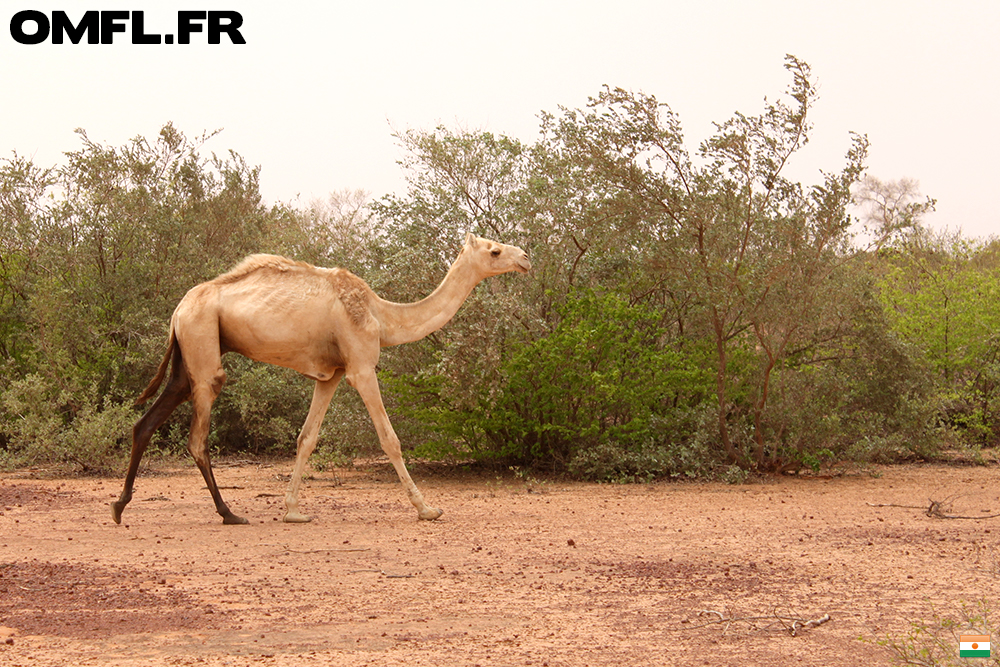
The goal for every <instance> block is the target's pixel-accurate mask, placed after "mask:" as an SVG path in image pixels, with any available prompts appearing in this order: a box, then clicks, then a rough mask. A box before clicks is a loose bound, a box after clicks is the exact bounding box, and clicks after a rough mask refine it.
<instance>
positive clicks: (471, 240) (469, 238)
mask: <svg viewBox="0 0 1000 667" xmlns="http://www.w3.org/2000/svg"><path fill="white" fill-rule="evenodd" d="M478 244H479V242H478V241H477V240H476V237H475V236H474V235H473V234H472V232H469V233H468V234H466V235H465V247H467V248H475V247H476V246H477V245H478Z"/></svg>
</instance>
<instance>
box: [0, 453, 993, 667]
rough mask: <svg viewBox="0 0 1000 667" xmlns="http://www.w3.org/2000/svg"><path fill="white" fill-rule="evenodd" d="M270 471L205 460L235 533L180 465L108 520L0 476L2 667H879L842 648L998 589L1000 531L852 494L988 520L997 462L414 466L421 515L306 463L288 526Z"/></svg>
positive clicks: (385, 479) (58, 485)
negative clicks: (662, 478)
mask: <svg viewBox="0 0 1000 667" xmlns="http://www.w3.org/2000/svg"><path fill="white" fill-rule="evenodd" d="M290 468H291V462H278V463H275V464H254V463H244V464H242V465H234V466H229V467H219V468H217V470H216V475H217V478H218V479H219V483H220V485H222V487H223V495H224V497H225V498H226V500H227V501H228V502H229V504H230V506H231V507H232V508H233V510H234V511H235V512H236V513H238V514H242V515H244V516H246V517H248V518H249V519H250V522H251V523H250V525H247V526H224V525H222V523H221V520H220V519H219V517H218V516H217V515H216V514H215V513H214V508H213V506H212V504H211V500H210V498H209V497H208V493H207V491H206V490H205V488H204V483H203V482H202V480H201V478H200V476H199V475H198V473H197V471H196V469H195V468H194V466H193V465H190V466H185V467H183V468H176V469H173V468H171V469H167V470H160V471H158V472H156V473H150V474H147V475H146V476H144V477H141V478H140V479H139V481H138V483H137V486H136V495H135V498H134V500H133V501H132V504H131V505H130V506H129V507H128V508H127V509H126V510H125V514H124V518H123V522H122V525H120V526H118V525H115V524H114V523H113V522H112V521H111V517H110V512H109V509H108V503H109V501H111V500H112V499H114V498H116V497H117V495H118V492H119V490H120V484H121V480H119V479H92V478H91V479H86V478H85V479H50V478H45V477H44V476H43V475H40V474H38V473H37V472H31V471H22V472H18V473H9V474H4V475H0V664H3V665H11V666H15V665H17V666H20V665H32V666H37V665H66V664H74V665H129V666H133V665H289V666H297V665H371V666H373V667H374V666H376V665H378V666H382V665H404V664H405V665H433V666H436V667H437V666H445V665H449V666H450V665H463V666H469V667H472V666H473V665H481V666H483V667H486V666H487V665H535V666H543V665H549V666H551V667H555V666H557V665H574V666H576V665H618V666H626V665H762V666H767V665H824V666H827V667H829V666H834V665H851V666H855V665H870V664H888V663H889V654H888V653H887V652H886V650H885V649H884V648H881V647H879V646H877V645H874V644H873V643H871V642H870V641H869V642H862V641H860V640H859V637H864V638H866V639H868V640H874V639H878V638H882V637H884V636H885V635H886V634H887V633H892V634H899V633H903V632H905V631H906V630H907V628H908V627H909V623H908V621H910V620H913V619H921V618H923V619H928V620H929V619H930V618H931V617H932V616H933V614H934V612H937V613H944V614H948V613H950V612H953V611H957V610H958V609H959V605H960V603H961V601H972V600H975V599H980V598H983V597H985V598H987V599H991V600H996V599H997V596H998V594H1000V578H998V575H1000V550H998V549H997V538H998V537H1000V524H998V522H1000V519H993V520H984V521H973V520H945V519H940V518H932V517H929V516H927V515H926V514H925V512H923V511H922V510H920V509H910V508H901V507H873V506H871V505H869V503H872V504H887V503H895V504H899V505H913V506H923V507H926V506H927V504H928V501H929V500H931V499H934V500H944V499H946V498H951V500H952V502H953V504H952V506H951V509H952V512H953V513H954V514H980V513H983V512H988V511H989V512H1000V489H998V488H997V486H996V484H995V479H996V475H997V473H996V470H994V469H993V468H983V467H978V468H977V467H959V466H953V467H945V466H939V465H919V466H901V467H888V468H880V469H879V470H878V473H879V474H878V475H876V476H872V475H868V474H857V475H852V476H845V477H834V478H826V479H824V478H813V479H799V478H771V479H765V480H762V481H758V482H756V483H752V484H747V485H743V486H727V485H723V484H707V483H673V484H670V483H664V484H651V485H634V486H617V485H592V484H578V483H564V482H539V481H537V480H532V479H527V480H526V479H523V478H519V477H517V476H505V477H494V476H491V475H490V474H486V475H482V474H480V475H471V474H468V473H462V472H455V471H451V472H445V471H442V470H441V469H434V468H427V467H424V468H422V467H419V466H417V467H415V468H414V477H415V479H417V481H418V484H420V486H421V488H422V490H423V492H424V495H425V496H426V497H427V499H428V501H429V502H430V503H431V504H432V505H436V506H438V507H442V508H443V509H445V514H444V516H443V517H442V518H441V519H440V520H438V521H435V522H422V521H418V520H417V518H416V513H415V511H414V510H413V508H412V507H411V506H410V505H409V504H408V503H407V502H406V500H405V498H404V496H403V493H402V490H401V489H400V488H399V485H398V483H397V482H396V481H395V478H394V475H393V473H392V469H391V468H390V467H389V466H388V465H382V464H372V465H370V466H367V467H366V468H364V469H355V470H350V471H343V470H342V471H338V472H337V473H321V474H316V475H315V476H314V477H313V478H312V479H310V480H309V481H308V482H307V484H306V485H305V486H304V487H303V492H302V510H303V511H304V512H306V513H311V514H313V515H314V516H315V517H316V518H315V521H313V523H311V524H304V525H287V524H284V523H282V522H281V521H280V518H281V516H282V514H283V494H284V490H285V486H286V481H285V480H287V475H288V472H289V471H290ZM991 527H992V532H991ZM825 615H829V616H830V619H831V620H829V621H828V622H825V623H823V624H821V625H818V626H815V627H811V628H804V629H800V630H799V631H798V632H797V633H796V634H795V636H793V635H792V633H791V632H790V629H789V628H790V626H792V624H793V623H794V621H793V620H792V619H801V620H802V621H808V620H812V619H819V618H822V617H824V616H825ZM778 616H780V617H783V618H784V619H785V620H784V621H782V620H779V619H778V618H777V617H778ZM723 617H724V618H726V619H737V620H734V621H732V622H726V623H721V622H713V621H719V620H720V619H721V618H723ZM740 619H744V620H740Z"/></svg>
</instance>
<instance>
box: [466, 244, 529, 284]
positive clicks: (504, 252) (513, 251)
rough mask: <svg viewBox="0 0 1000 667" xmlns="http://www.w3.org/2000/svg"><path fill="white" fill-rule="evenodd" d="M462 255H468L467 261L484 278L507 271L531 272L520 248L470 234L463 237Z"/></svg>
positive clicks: (526, 257)
mask: <svg viewBox="0 0 1000 667" xmlns="http://www.w3.org/2000/svg"><path fill="white" fill-rule="evenodd" d="M462 254H463V255H464V254H469V255H470V257H469V259H470V260H472V261H474V262H475V263H476V264H477V265H478V266H479V268H480V270H481V271H482V273H483V275H484V276H498V275H500V274H501V273H507V272H509V271H517V272H518V273H527V272H528V271H530V270H531V262H530V261H528V253H526V252H524V251H523V250H521V249H520V248H518V247H516V246H512V245H504V244H503V243H497V242H496V241H490V240H489V239H484V238H481V237H479V236H474V235H472V234H469V235H468V236H466V237H465V248H464V249H463V250H462Z"/></svg>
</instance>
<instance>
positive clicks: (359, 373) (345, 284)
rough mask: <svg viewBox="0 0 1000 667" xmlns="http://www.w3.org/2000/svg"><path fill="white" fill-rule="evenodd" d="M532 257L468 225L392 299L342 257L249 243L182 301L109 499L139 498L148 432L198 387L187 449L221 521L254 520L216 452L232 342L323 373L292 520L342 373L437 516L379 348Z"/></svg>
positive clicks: (293, 490) (294, 490) (115, 508)
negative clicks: (451, 254)
mask: <svg viewBox="0 0 1000 667" xmlns="http://www.w3.org/2000/svg"><path fill="white" fill-rule="evenodd" d="M530 268H531V263H530V262H529V261H528V255H527V254H526V253H525V252H524V251H523V250H521V249H520V248H515V247H513V246H508V245H503V244H501V243H495V242H493V241H488V240H486V239H482V238H479V237H476V236H473V235H472V234H469V235H468V236H467V237H466V239H465V247H464V248H463V249H462V251H461V252H460V253H459V255H458V258H457V259H456V260H455V263H454V264H452V266H451V268H450V269H449V270H448V274H447V275H446V276H445V277H444V280H443V281H442V282H441V284H440V285H438V287H437V289H435V290H434V291H433V292H432V293H431V294H430V296H428V297H427V298H425V299H423V300H421V301H418V302H416V303H405V304H403V303H393V302H391V301H385V300H384V299H381V298H379V297H378V296H377V295H376V294H375V293H374V292H373V291H372V290H371V288H369V287H368V285H367V284H366V283H365V282H364V281H363V280H361V279H360V278H358V277H357V276H355V275H354V274H352V273H350V272H349V271H346V270H344V269H323V268H317V267H314V266H311V265H309V264H304V263H301V262H295V261H292V260H290V259H286V258H284V257H277V256H274V255H251V256H250V257H247V258H246V259H245V260H243V262H241V263H240V264H239V265H237V266H236V267H235V268H233V270H232V271H230V272H228V273H225V274H223V275H221V276H219V277H218V278H215V279H214V280H210V281H208V282H206V283H202V284H200V285H197V286H196V287H194V288H192V289H191V290H190V291H189V292H188V293H187V294H186V295H185V296H184V298H183V299H181V302H180V303H179V304H178V305H177V308H176V310H174V314H173V317H172V318H171V320H170V335H169V342H168V345H167V352H166V354H165V355H164V357H163V360H162V361H161V362H160V366H159V369H158V370H157V371H156V376H155V377H154V378H153V380H152V381H151V382H150V383H149V386H148V387H147V388H146V391H144V392H143V393H142V396H140V397H139V399H138V400H137V403H138V404H142V403H145V402H146V401H147V400H148V399H149V398H151V397H152V396H153V395H154V394H155V393H156V391H157V389H158V388H159V386H160V383H161V382H163V378H164V376H165V375H166V371H167V366H168V365H171V371H170V378H169V380H168V381H167V385H166V387H165V388H164V390H163V393H161V394H160V396H159V398H157V399H156V401H155V402H154V403H153V405H152V407H151V408H150V409H149V410H148V411H147V412H146V414H144V415H143V416H142V418H140V419H139V421H138V422H136V425H135V427H134V428H133V429H132V458H131V461H130V462H129V467H128V474H127V475H126V476H125V487H124V489H123V490H122V494H121V496H120V497H119V499H118V500H117V501H115V502H114V503H112V504H111V513H112V516H113V518H114V520H115V523H121V516H122V511H123V510H124V509H125V505H127V504H128V502H129V501H130V500H131V499H132V485H133V484H134V482H135V476H136V473H137V472H138V469H139V461H140V460H141V459H142V455H143V452H144V451H145V450H146V446H147V445H148V444H149V439H150V438H151V437H152V435H153V433H154V432H155V431H156V429H158V428H159V427H160V426H161V425H163V423H164V422H165V421H166V419H167V417H169V416H170V414H171V413H172V412H173V411H174V409H175V408H177V406H178V405H180V404H181V403H183V402H184V401H186V400H189V399H190V400H191V403H192V406H193V415H192V418H191V433H190V435H189V438H188V450H189V451H190V452H191V455H192V456H193V457H194V460H195V462H196V463H197V464H198V468H199V469H200V470H201V474H202V475H203V476H204V478H205V482H206V484H207V485H208V490H209V491H210V492H211V494H212V499H213V500H214V501H215V508H216V510H217V511H218V512H219V514H220V515H221V516H222V519H223V523H227V524H237V523H247V520H246V519H244V518H242V517H239V516H236V515H235V514H233V513H232V512H231V511H230V510H229V508H228V507H227V506H226V503H225V502H223V500H222V496H221V495H220V494H219V487H218V485H217V484H216V483H215V477H214V475H213V474H212V464H211V461H210V460H209V455H208V446H207V436H208V427H209V415H210V412H211V410H212V403H213V402H214V401H215V399H216V397H217V396H218V395H219V392H220V391H221V390H222V385H223V383H224V382H225V381H226V373H225V371H224V370H223V368H222V355H223V354H225V353H226V352H238V353H240V354H242V355H244V356H246V357H249V358H250V359H254V360H256V361H263V362H267V363H270V364H276V365H278V366H285V367H287V368H292V369H294V370H296V371H298V372H299V373H302V374H303V375H305V376H307V377H310V378H312V379H314V380H316V387H315V389H314V390H313V397H312V404H311V405H310V407H309V414H308V416H307V417H306V421H305V424H304V425H303V426H302V431H301V433H300V434H299V437H298V451H297V454H296V457H295V467H294V470H293V471H292V480H291V483H290V484H289V485H288V493H287V494H286V495H285V507H286V513H285V517H284V520H285V521H287V522H295V523H299V522H305V521H309V520H310V517H308V516H305V515H304V514H301V513H300V512H299V486H300V484H301V482H302V473H303V471H304V469H305V464H306V460H307V459H308V458H309V455H310V454H312V451H313V449H315V447H316V440H317V438H318V435H319V428H320V425H321V424H322V422H323V417H324V415H325V414H326V411H327V407H328V406H329V405H330V399H331V398H332V397H333V393H334V391H335V390H336V389H337V384H338V383H339V382H340V379H341V378H346V379H347V382H348V383H349V384H350V385H351V386H353V387H354V388H355V389H357V391H358V393H359V394H361V398H362V399H363V400H364V403H365V407H367V408H368V414H369V415H371V419H372V422H373V423H374V424H375V430H376V432H377V433H378V438H379V442H380V443H381V444H382V449H383V450H385V453H386V454H388V456H389V461H390V462H391V463H392V465H393V467H394V468H395V469H396V473H397V474H398V475H399V480H400V482H401V483H402V484H403V488H404V489H405V490H406V494H407V495H408V496H409V498H410V502H411V503H413V505H414V506H415V507H416V508H417V513H418V515H419V517H420V518H421V519H436V518H438V517H439V516H441V510H439V509H435V508H433V507H430V506H428V505H427V504H426V503H425V502H424V498H423V496H422V495H421V493H420V491H418V490H417V487H416V485H415V484H414V483H413V480H412V479H410V475H409V473H408V472H407V471H406V466H405V465H404V463H403V458H402V455H401V453H400V446H399V438H398V437H396V433H395V432H394V431H393V429H392V424H390V423H389V417H388V415H387V414H386V412H385V408H384V407H383V405H382V396H381V395H380V394H379V388H378V380H377V379H376V377H375V364H376V363H378V358H379V351H380V348H383V347H388V346H389V345H399V344H401V343H408V342H411V341H415V340H420V339H421V338H423V337H424V336H426V335H427V334H429V333H432V332H434V331H437V330H438V329H440V328H441V327H443V326H444V325H445V324H447V323H448V321H449V320H451V318H452V317H453V316H454V315H455V313H456V312H457V311H458V309H459V307H460V306H461V305H462V303H463V302H464V301H465V299H466V297H468V296H469V294H470V293H471V292H472V289H473V288H474V287H475V286H476V285H477V284H479V282H480V281H482V280H483V279H484V278H487V277H489V276H496V275H499V274H501V273H507V272H509V271H518V272H520V273H527V272H528V270H529V269H530Z"/></svg>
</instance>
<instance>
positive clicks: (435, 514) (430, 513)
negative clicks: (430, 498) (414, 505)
mask: <svg viewBox="0 0 1000 667" xmlns="http://www.w3.org/2000/svg"><path fill="white" fill-rule="evenodd" d="M442 514H444V510H439V509H437V508H436V507H428V508H427V509H425V510H423V511H421V512H417V516H419V517H420V518H421V519H423V520H424V521H433V520H434V519H437V518H439V517H440V516H441V515H442Z"/></svg>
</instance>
